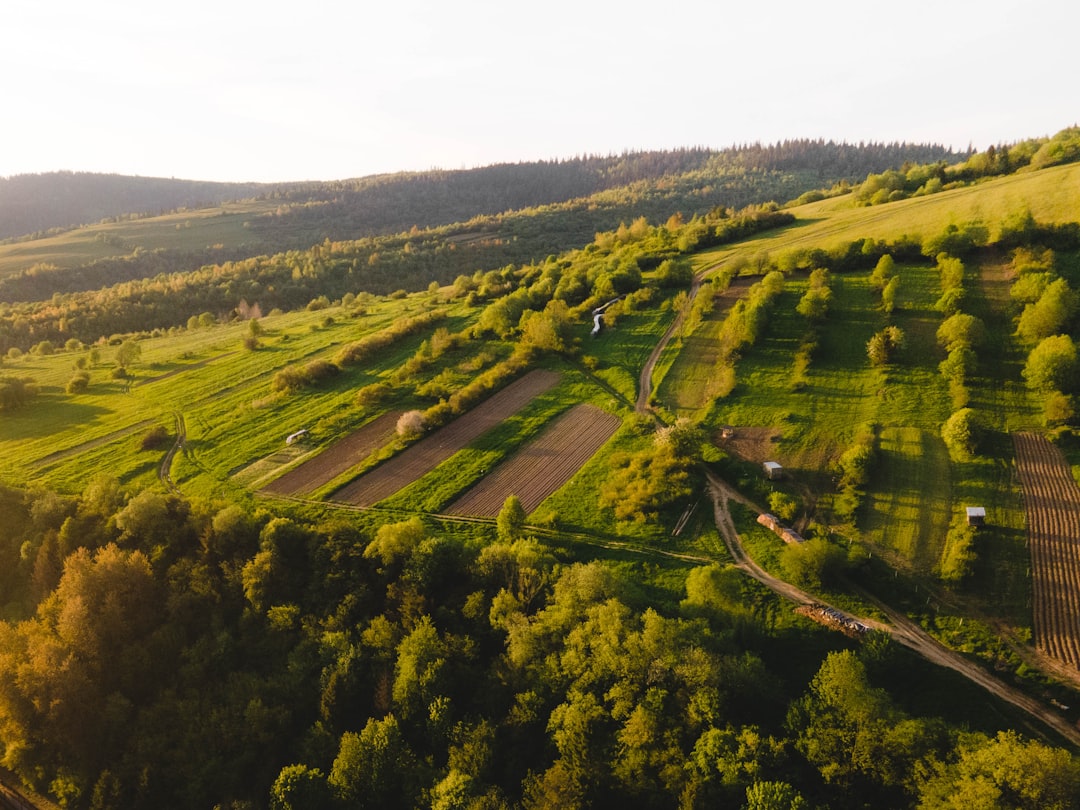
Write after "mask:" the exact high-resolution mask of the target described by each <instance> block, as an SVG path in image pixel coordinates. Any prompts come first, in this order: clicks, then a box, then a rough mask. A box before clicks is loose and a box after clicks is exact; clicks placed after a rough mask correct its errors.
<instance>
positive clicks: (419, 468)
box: [333, 369, 559, 506]
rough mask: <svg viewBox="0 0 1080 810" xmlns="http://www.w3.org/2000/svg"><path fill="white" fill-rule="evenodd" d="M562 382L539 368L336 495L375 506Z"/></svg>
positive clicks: (350, 500) (552, 372)
mask: <svg viewBox="0 0 1080 810" xmlns="http://www.w3.org/2000/svg"><path fill="white" fill-rule="evenodd" d="M558 382H559V373H558V372H556V371H544V370H540V369H537V370H536V371H530V372H529V373H528V374H526V375H525V376H524V377H522V378H521V379H520V380H517V381H516V382H513V383H511V384H510V385H508V386H507V387H506V388H504V389H502V390H501V391H499V392H498V393H496V394H495V395H494V396H492V397H490V398H489V399H487V400H485V401H484V402H482V403H481V404H479V405H477V406H476V407H475V408H473V409H472V410H471V411H469V412H468V413H466V414H465V415H463V416H460V417H458V418H457V419H455V420H454V421H453V422H451V423H450V424H449V425H447V426H446V427H443V428H440V429H439V430H437V431H435V432H434V433H432V434H431V435H430V436H428V437H427V438H425V439H421V440H420V441H419V442H417V443H416V444H414V445H412V446H411V447H408V448H406V449H405V450H403V451H402V452H401V453H398V454H397V455H396V456H394V457H393V458H391V459H390V460H389V461H387V462H386V463H384V464H381V465H380V466H378V467H376V468H375V469H374V470H372V471H371V472H368V473H365V474H364V475H361V476H360V477H359V478H357V479H356V480H355V481H353V482H352V483H350V484H348V485H346V486H344V487H342V488H341V489H339V490H338V491H337V492H335V493H334V495H333V499H334V500H337V501H344V502H345V503H353V504H356V505H357V506H372V505H374V504H376V503H378V502H379V501H381V500H382V499H383V498H387V497H389V496H391V495H393V494H394V493H395V492H397V491H398V490H399V489H403V488H404V487H406V486H408V485H409V484H411V483H412V482H413V481H415V480H417V479H418V478H420V477H421V476H423V475H425V474H427V473H429V472H431V471H432V470H433V469H435V467H437V466H438V465H439V464H441V463H442V462H444V461H446V459H448V458H450V456H452V455H454V453H456V452H457V451H458V450H461V449H463V448H464V447H466V446H467V445H468V444H469V443H470V442H472V441H473V440H475V439H477V438H479V437H480V436H481V435H483V434H484V433H486V432H487V431H489V430H491V428H493V427H495V426H496V425H498V424H499V423H500V422H502V421H503V420H504V419H507V418H509V417H511V416H513V415H514V414H515V413H517V412H518V411H519V410H521V409H522V408H524V407H525V405H527V404H528V403H529V402H530V401H531V400H533V399H534V398H536V397H538V396H539V395H540V394H542V393H544V392H545V391H547V390H548V389H550V388H554V387H555V385H556V384H557V383H558Z"/></svg>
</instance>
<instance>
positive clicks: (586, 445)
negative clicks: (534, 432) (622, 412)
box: [446, 405, 620, 517]
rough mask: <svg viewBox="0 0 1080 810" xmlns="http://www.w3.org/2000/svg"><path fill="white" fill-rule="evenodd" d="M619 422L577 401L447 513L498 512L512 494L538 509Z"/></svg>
mask: <svg viewBox="0 0 1080 810" xmlns="http://www.w3.org/2000/svg"><path fill="white" fill-rule="evenodd" d="M619 424H620V420H619V417H617V416H614V415H612V414H610V413H608V412H607V411H602V410H600V409H599V408H596V407H593V406H592V405H575V406H574V407H573V408H571V409H570V410H569V411H567V412H566V413H564V414H563V415H562V416H560V417H559V418H558V419H556V420H555V421H554V422H552V423H551V424H550V425H548V426H547V427H546V428H545V429H544V431H543V433H541V434H540V435H539V436H537V437H536V438H535V439H533V440H532V441H531V442H529V444H528V445H526V446H525V447H523V448H521V450H519V451H518V452H517V453H515V454H514V456H513V457H512V458H510V459H508V460H507V461H505V462H503V463H502V464H500V465H499V466H498V467H496V468H495V470H494V471H493V472H492V473H491V474H490V475H488V476H485V477H484V478H483V480H481V481H479V482H478V483H477V484H476V485H475V486H474V487H473V488H472V489H470V490H469V491H468V492H466V493H465V494H464V495H462V496H461V497H460V498H459V499H458V500H457V501H455V502H454V503H452V504H450V506H449V507H448V508H447V510H446V511H447V513H448V514H451V515H473V516H477V517H495V516H496V515H498V514H499V510H500V509H501V508H502V505H503V503H504V502H505V501H506V499H507V498H508V497H509V496H510V495H517V496H518V498H520V499H521V505H522V506H523V507H524V508H525V511H526V512H532V511H533V510H534V509H536V507H538V506H539V505H540V504H541V503H542V502H543V501H544V499H545V498H547V497H548V496H549V495H551V493H553V492H554V491H555V490H557V489H558V488H559V487H561V486H562V485H563V484H565V483H566V482H567V481H569V480H570V479H571V478H572V477H573V475H574V473H576V472H577V471H578V470H580V469H581V467H582V466H583V465H584V464H585V462H586V461H588V460H589V459H590V458H592V456H593V454H594V453H595V452H596V451H597V450H599V449H600V448H601V447H602V446H603V444H604V442H606V441H607V440H608V439H610V438H611V436H612V434H613V433H615V431H616V430H617V429H618V427H619Z"/></svg>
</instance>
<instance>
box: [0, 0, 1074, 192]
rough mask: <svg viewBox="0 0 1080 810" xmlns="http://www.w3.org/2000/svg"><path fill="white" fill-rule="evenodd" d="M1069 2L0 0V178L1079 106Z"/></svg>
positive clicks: (376, 162) (1023, 122) (277, 174)
mask: <svg viewBox="0 0 1080 810" xmlns="http://www.w3.org/2000/svg"><path fill="white" fill-rule="evenodd" d="M1078 24H1080V3H1076V2H1075V1H1074V0H1023V1H1022V2H1006V1H1005V0H904V2H902V3H883V2H875V1H874V0H816V2H815V1H814V0H769V2H765V3H752V2H746V0H743V2H731V1H730V0H713V1H712V2H703V1H702V0H683V2H680V3H660V2H653V3H648V4H645V3H641V2H635V1H634V0H629V2H628V1H627V0H623V2H618V3H616V2H609V1H608V0H545V2H537V3H515V2H513V0H499V2H495V1H494V0H457V2H453V1H452V0H441V1H432V0H393V2H389V0H384V2H377V3H373V2H370V0H353V1H352V2H336V1H332V0H302V1H298V0H289V2H280V0H261V2H252V1H251V0H214V1H213V2H210V1H208V0H190V1H188V2H185V0H174V2H170V3H157V2H153V0H149V1H148V0H138V1H137V2H134V1H133V0H95V1H94V2H87V0H4V4H3V8H2V9H0V104H2V107H0V109H2V110H3V115H2V116H0V176H11V175H15V174H23V173H29V172H48V171H57V170H69V171H91V172H111V173H119V174H131V175H141V176H146V177H178V178H186V179H198V180H222V181H260V182H275V181H290V180H332V179H343V178H349V177H361V176H365V175H371V174H378V173H384V172H396V171H423V170H426V169H430V168H442V169H459V168H471V167H475V166H482V165H489V164H493V163H505V162H519V161H532V160H552V159H559V158H572V157H576V156H579V155H586V154H592V155H596V154H601V155H607V154H617V153H621V152H624V151H636V150H646V149H676V148H680V147H689V146H706V147H714V148H723V147H726V146H731V145H733V144H742V143H751V142H762V143H772V142H776V141H781V140H785V139H794V138H825V139H832V140H837V141H849V142H859V141H879V142H891V141H901V140H906V141H919V142H925V141H928V142H933V143H940V144H944V145H946V146H953V147H956V148H958V149H964V148H967V147H968V146H969V145H970V146H974V147H975V148H977V149H984V148H986V147H987V146H990V145H991V144H1001V143H1011V142H1015V141H1018V140H1024V139H1027V138H1033V137H1041V136H1046V135H1052V134H1053V133H1055V132H1057V131H1059V130H1061V129H1063V128H1065V127H1068V126H1072V125H1073V124H1076V123H1078V122H1080V82H1078V79H1080V65H1078V63H1077V61H1076V57H1075V55H1074V54H1075V53H1076V37H1077V33H1076V32H1077V30H1080V25H1078Z"/></svg>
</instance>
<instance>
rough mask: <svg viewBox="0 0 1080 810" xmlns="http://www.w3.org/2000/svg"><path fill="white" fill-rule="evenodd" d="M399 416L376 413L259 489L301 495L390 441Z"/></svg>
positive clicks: (399, 414) (397, 413) (342, 471)
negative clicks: (345, 434) (338, 439)
mask: <svg viewBox="0 0 1080 810" xmlns="http://www.w3.org/2000/svg"><path fill="white" fill-rule="evenodd" d="M399 416H401V413H400V412H399V411H390V412H389V413H384V414H383V415H382V416H379V417H376V418H375V419H373V420H371V421H370V422H368V423H367V424H366V425H364V426H363V427H361V428H360V429H359V430H357V431H355V432H353V433H351V434H349V435H348V436H346V437H345V438H344V439H342V440H341V441H339V442H336V443H335V444H333V445H332V446H331V447H328V448H327V449H326V450H324V451H323V452H321V453H319V454H318V455H317V456H315V457H314V458H312V459H309V460H308V461H305V462H303V463H302V464H299V465H297V466H296V467H294V468H293V469H291V470H289V471H288V472H287V473H285V474H284V475H282V476H281V477H280V478H277V479H276V480H274V481H271V482H270V483H269V484H267V485H266V486H264V487H263V491H264V492H272V493H274V494H277V495H303V494H305V493H308V492H313V491H314V490H316V489H318V488H319V487H320V486H322V485H323V484H326V483H328V482H330V481H332V480H333V479H334V478H336V477H337V476H339V475H341V474H342V473H344V472H345V471H347V470H348V469H349V468H350V467H353V466H355V465H356V464H358V463H359V462H361V461H363V460H364V459H365V458H367V457H368V456H369V455H370V454H371V453H373V452H374V451H375V450H378V449H379V448H380V447H382V446H383V445H384V444H386V443H387V442H388V441H390V439H391V438H392V437H393V435H394V429H395V426H396V425H397V420H398V417H399Z"/></svg>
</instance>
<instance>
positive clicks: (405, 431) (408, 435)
mask: <svg viewBox="0 0 1080 810" xmlns="http://www.w3.org/2000/svg"><path fill="white" fill-rule="evenodd" d="M425 428H427V419H426V418H425V417H424V413H423V411H406V412H405V413H403V414H402V415H401V416H399V417H398V420H397V434H398V436H401V437H402V438H403V439H414V438H416V437H417V436H421V435H423V433H424V430H425Z"/></svg>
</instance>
